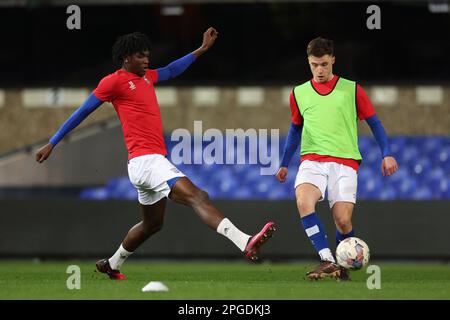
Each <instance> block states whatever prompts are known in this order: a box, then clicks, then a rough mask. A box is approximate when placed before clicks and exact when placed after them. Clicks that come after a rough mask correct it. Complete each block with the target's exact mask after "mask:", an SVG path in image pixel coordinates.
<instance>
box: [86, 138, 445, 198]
mask: <svg viewBox="0 0 450 320" xmlns="http://www.w3.org/2000/svg"><path fill="white" fill-rule="evenodd" d="M285 139H286V138H285V137H282V138H281V140H280V145H279V149H280V156H281V155H282V152H283V148H284V141H285ZM166 141H168V139H167V137H166ZM358 144H359V147H360V151H361V154H362V156H363V161H362V164H361V166H360V170H359V175H358V198H359V199H370V200H396V199H407V200H426V199H450V137H425V136H424V137H405V136H397V137H392V138H391V139H390V145H391V151H392V152H393V154H394V155H395V157H396V158H397V161H398V162H399V166H400V169H399V171H398V172H397V173H396V174H395V175H393V176H390V177H383V176H382V175H381V155H380V150H379V147H378V145H377V143H376V141H375V139H374V138H373V137H372V136H364V137H360V138H359V141H358ZM173 145H175V143H173V142H169V143H167V146H168V150H169V155H170V150H171V148H172V147H173ZM245 151H246V159H247V162H248V156H249V154H248V149H247V150H245ZM235 153H236V152H235ZM192 160H193V159H192ZM202 160H203V161H204V160H205V159H202ZM299 164H300V153H299V151H298V150H297V152H296V153H295V154H294V156H293V158H292V160H291V162H290V164H289V174H288V176H287V179H286V182H285V183H283V184H280V183H279V182H278V181H277V180H276V178H275V177H274V176H273V175H271V176H264V175H261V170H260V169H261V166H260V165H259V164H251V165H250V164H241V165H219V164H205V163H203V164H201V165H200V164H197V165H194V164H179V165H176V167H177V168H179V169H180V170H181V171H182V172H184V174H186V175H187V176H188V178H189V179H191V180H192V182H193V183H194V184H196V185H197V186H198V187H199V188H201V189H204V190H205V191H207V192H208V193H209V195H210V197H211V198H212V199H272V200H274V199H290V200H293V199H294V196H295V194H294V182H295V178H296V175H297V171H298V166H299ZM80 197H81V198H82V199H99V200H106V199H136V197H137V192H136V189H135V188H134V187H133V186H132V184H131V183H130V181H129V180H128V177H118V178H113V179H111V180H109V181H108V183H107V184H106V185H105V187H103V188H86V189H85V190H83V191H82V192H81V193H80Z"/></svg>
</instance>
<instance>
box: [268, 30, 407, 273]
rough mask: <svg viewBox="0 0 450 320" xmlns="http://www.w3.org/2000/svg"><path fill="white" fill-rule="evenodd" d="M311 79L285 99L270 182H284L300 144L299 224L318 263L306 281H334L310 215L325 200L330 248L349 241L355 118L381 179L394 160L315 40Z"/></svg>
mask: <svg viewBox="0 0 450 320" xmlns="http://www.w3.org/2000/svg"><path fill="white" fill-rule="evenodd" d="M306 51H307V55H308V62H309V65H310V68H311V72H312V75H313V78H312V79H311V80H310V81H307V82H305V83H304V84H302V85H300V86H297V87H295V88H294V90H293V91H292V93H291V95H290V105H291V115H292V121H291V122H292V123H291V127H290V129H289V133H288V137H287V141H286V145H285V150H284V155H283V158H282V161H281V165H280V169H279V170H278V172H277V174H276V177H277V178H278V180H279V181H280V182H285V181H286V175H287V174H288V165H289V161H290V160H291V158H292V155H293V154H294V152H295V150H296V149H297V147H298V145H299V144H300V140H301V146H300V150H301V164H300V167H299V170H298V173H297V177H296V181H295V186H294V188H295V195H296V200H297V207H298V210H299V213H300V217H301V222H302V225H303V228H304V229H305V232H306V234H307V236H308V238H309V239H310V240H311V242H312V244H313V246H314V249H315V250H316V251H317V253H318V255H319V256H320V260H321V263H320V264H319V266H318V267H317V268H315V269H314V270H312V271H311V272H308V273H307V277H308V278H309V279H322V278H324V277H335V278H338V279H341V280H349V279H350V277H349V274H348V272H347V270H345V269H343V268H340V267H339V266H338V265H337V264H336V263H335V262H336V261H335V259H334V256H333V254H332V253H331V250H330V248H329V246H328V241H327V235H326V233H325V230H324V228H323V226H322V224H321V222H320V219H319V217H318V215H317V214H316V212H315V206H316V203H317V202H318V201H321V200H323V199H324V197H325V190H326V189H328V201H329V205H330V208H331V211H332V214H333V218H334V222H335V225H336V244H339V242H340V241H342V240H344V239H345V238H348V237H352V236H354V234H355V233H354V229H353V225H352V220H351V219H352V213H353V208H354V206H355V203H356V189H357V171H358V167H359V164H360V161H361V155H360V153H359V150H358V142H357V140H358V137H357V119H358V118H359V119H360V120H365V121H366V122H367V124H368V125H369V126H370V128H371V130H372V132H373V134H374V136H375V139H376V140H377V142H378V144H379V146H380V149H381V154H382V162H381V172H382V174H383V176H390V175H392V174H394V173H395V172H396V171H397V169H398V165H397V161H396V160H395V158H394V157H393V156H392V154H391V152H390V150H389V144H388V139H387V136H386V133H385V130H384V128H383V125H382V124H381V122H380V120H379V119H378V117H377V115H376V113H375V110H374V108H373V106H372V104H371V102H370V100H369V98H368V97H367V95H366V93H365V92H364V90H363V89H362V88H361V86H360V85H359V84H357V83H355V82H353V81H350V80H347V79H344V78H341V77H338V76H336V75H334V74H333V64H334V62H335V57H334V49H333V42H332V41H331V40H329V39H324V38H316V39H314V40H312V41H311V42H310V43H309V44H308V47H307V50H306Z"/></svg>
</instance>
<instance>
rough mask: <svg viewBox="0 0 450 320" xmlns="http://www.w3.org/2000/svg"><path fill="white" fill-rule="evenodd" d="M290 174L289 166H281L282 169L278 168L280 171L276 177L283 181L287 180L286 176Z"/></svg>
mask: <svg viewBox="0 0 450 320" xmlns="http://www.w3.org/2000/svg"><path fill="white" fill-rule="evenodd" d="M287 174H288V168H286V167H281V168H280V169H278V172H277V174H276V177H277V179H278V181H280V182H281V183H283V182H285V181H286V176H287Z"/></svg>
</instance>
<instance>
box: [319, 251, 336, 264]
mask: <svg viewBox="0 0 450 320" xmlns="http://www.w3.org/2000/svg"><path fill="white" fill-rule="evenodd" d="M319 256H320V259H321V260H322V261H331V262H333V263H336V260H334V257H333V254H332V253H331V250H330V248H325V249H322V250H320V251H319Z"/></svg>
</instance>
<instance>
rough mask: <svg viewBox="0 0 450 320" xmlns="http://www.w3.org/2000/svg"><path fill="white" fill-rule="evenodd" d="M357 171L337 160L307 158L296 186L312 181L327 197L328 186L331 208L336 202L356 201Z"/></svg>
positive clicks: (299, 171) (299, 170) (299, 172)
mask: <svg viewBox="0 0 450 320" xmlns="http://www.w3.org/2000/svg"><path fill="white" fill-rule="evenodd" d="M357 180H358V179H357V173H356V171H355V169H353V168H351V167H349V166H346V165H343V164H339V163H336V162H318V161H310V160H305V161H303V162H302V163H301V164H300V167H299V169H298V173H297V177H296V178H295V185H294V188H297V186H298V185H300V184H302V183H311V184H313V185H315V186H316V187H317V188H319V190H320V192H321V193H322V197H321V198H320V200H319V201H322V200H323V199H324V198H325V190H326V189H327V187H328V202H329V203H330V208H332V207H333V206H334V204H335V203H336V202H340V201H345V202H351V203H356V188H357V185H358V184H357Z"/></svg>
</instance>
